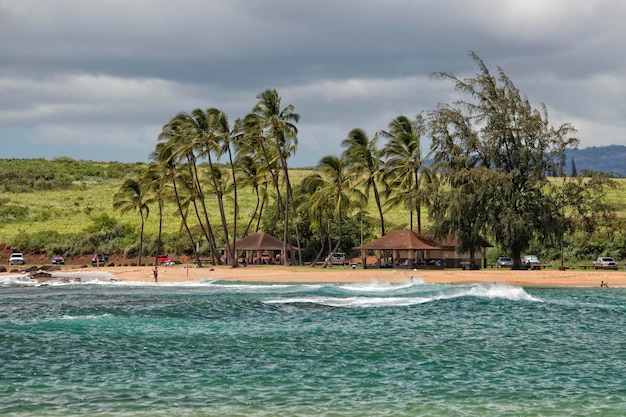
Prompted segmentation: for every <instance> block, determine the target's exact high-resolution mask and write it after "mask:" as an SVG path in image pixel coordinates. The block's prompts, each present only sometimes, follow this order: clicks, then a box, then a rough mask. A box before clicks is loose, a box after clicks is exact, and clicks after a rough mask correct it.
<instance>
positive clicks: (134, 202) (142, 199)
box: [113, 178, 150, 265]
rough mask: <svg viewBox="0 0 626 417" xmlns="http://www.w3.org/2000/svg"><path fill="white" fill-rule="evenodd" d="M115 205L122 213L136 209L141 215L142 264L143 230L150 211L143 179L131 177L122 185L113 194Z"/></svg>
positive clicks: (140, 244) (140, 247) (139, 261)
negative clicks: (138, 179)
mask: <svg viewBox="0 0 626 417" xmlns="http://www.w3.org/2000/svg"><path fill="white" fill-rule="evenodd" d="M113 207H114V208H115V209H116V210H119V211H120V213H121V214H126V213H128V212H129V211H133V210H136V211H137V212H138V213H139V216H140V217H141V232H140V234H139V260H138V262H137V264H138V265H141V255H142V252H143V232H144V226H145V224H146V217H148V214H149V213H150V208H149V207H148V204H146V195H145V192H144V185H143V184H142V183H141V181H137V180H135V179H132V178H129V179H127V180H126V181H124V183H123V184H122V186H121V187H120V190H119V191H118V192H117V193H116V194H115V195H114V196H113Z"/></svg>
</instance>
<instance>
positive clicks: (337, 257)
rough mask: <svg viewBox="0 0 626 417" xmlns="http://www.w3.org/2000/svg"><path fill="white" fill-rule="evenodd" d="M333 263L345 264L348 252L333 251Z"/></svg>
mask: <svg viewBox="0 0 626 417" xmlns="http://www.w3.org/2000/svg"><path fill="white" fill-rule="evenodd" d="M331 263H332V264H333V265H345V264H346V254H345V253H341V252H335V253H333V259H331Z"/></svg>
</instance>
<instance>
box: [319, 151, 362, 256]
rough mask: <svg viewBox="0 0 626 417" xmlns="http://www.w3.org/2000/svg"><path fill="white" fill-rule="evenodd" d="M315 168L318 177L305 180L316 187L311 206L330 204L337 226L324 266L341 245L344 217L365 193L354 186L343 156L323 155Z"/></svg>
mask: <svg viewBox="0 0 626 417" xmlns="http://www.w3.org/2000/svg"><path fill="white" fill-rule="evenodd" d="M317 169H318V170H319V171H320V172H321V175H319V177H318V178H311V179H310V180H307V181H311V182H316V183H317V184H316V185H317V188H316V190H315V192H313V194H312V195H311V201H310V204H311V208H312V209H319V208H323V207H324V206H325V205H326V204H329V203H330V204H332V213H333V216H334V217H335V220H336V221H337V227H338V236H337V243H336V244H335V247H334V248H333V249H332V251H331V253H330V255H329V256H328V258H326V261H325V262H324V265H323V267H324V268H326V267H327V266H328V263H329V262H330V260H331V259H332V256H333V254H334V253H335V252H336V251H337V250H338V249H339V246H340V245H341V238H342V233H343V219H344V217H345V216H346V215H348V213H349V211H350V208H351V207H352V206H353V204H354V203H355V202H356V203H358V204H361V203H363V202H364V201H365V195H364V194H363V193H362V192H361V191H360V190H359V189H358V188H357V187H355V184H354V181H353V179H352V176H351V175H350V174H349V173H348V171H347V161H346V160H345V159H344V158H337V157H336V156H325V157H323V158H322V159H321V160H320V162H319V164H318V165H317Z"/></svg>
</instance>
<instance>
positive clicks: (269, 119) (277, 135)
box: [242, 90, 300, 264]
mask: <svg viewBox="0 0 626 417" xmlns="http://www.w3.org/2000/svg"><path fill="white" fill-rule="evenodd" d="M257 99H258V100H259V101H258V102H257V104H256V105H255V106H254V107H253V109H252V113H250V114H248V115H247V116H246V117H245V119H244V120H243V122H242V125H243V127H244V129H245V130H246V131H247V132H248V136H249V137H252V138H256V139H257V143H258V144H259V146H260V147H261V148H262V152H263V153H264V154H265V159H266V161H267V163H268V167H270V169H271V166H270V164H271V162H272V158H270V155H275V157H276V158H277V160H278V164H279V169H280V170H281V171H282V174H283V179H284V181H285V196H284V199H282V202H281V193H280V185H279V182H278V175H277V174H276V173H275V172H274V171H272V178H273V181H274V186H275V187H276V193H277V195H278V201H279V204H278V206H279V208H282V210H283V216H284V230H283V242H284V243H283V245H284V246H283V253H287V245H288V244H289V241H290V235H289V211H290V208H289V203H290V201H291V199H292V189H291V182H290V181H289V168H288V164H287V160H288V159H289V157H291V156H292V155H294V154H295V152H296V149H297V146H298V129H297V127H296V125H295V123H297V122H298V121H299V120H300V115H299V114H298V113H295V112H294V106H293V105H291V104H290V105H288V106H286V107H284V108H282V109H281V107H280V106H281V103H280V102H281V97H280V95H278V92H277V91H276V90H265V91H264V92H262V93H260V94H259V95H258V96H257ZM272 148H273V149H272ZM281 205H282V207H281ZM289 246H291V245H289ZM292 259H293V253H292ZM283 262H284V263H285V264H286V263H287V257H286V256H285V258H284V259H283Z"/></svg>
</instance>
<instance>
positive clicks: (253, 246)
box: [235, 232, 296, 264]
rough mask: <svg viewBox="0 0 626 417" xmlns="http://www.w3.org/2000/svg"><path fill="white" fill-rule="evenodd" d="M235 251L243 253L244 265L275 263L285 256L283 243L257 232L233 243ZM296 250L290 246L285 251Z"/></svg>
mask: <svg viewBox="0 0 626 417" xmlns="http://www.w3.org/2000/svg"><path fill="white" fill-rule="evenodd" d="M235 249H236V250H237V252H240V251H245V253H246V254H245V256H244V257H243V258H244V259H245V260H246V263H248V262H252V263H258V264H261V263H266V264H271V263H275V262H276V261H277V260H278V261H280V260H281V259H283V256H284V255H285V254H284V253H283V249H284V243H283V241H282V240H280V239H277V238H275V237H274V236H272V235H270V234H267V233H264V232H258V233H253V234H251V235H248V236H246V237H244V238H242V239H240V240H238V241H236V242H235ZM291 249H296V248H295V247H292V246H291V245H287V250H291Z"/></svg>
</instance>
